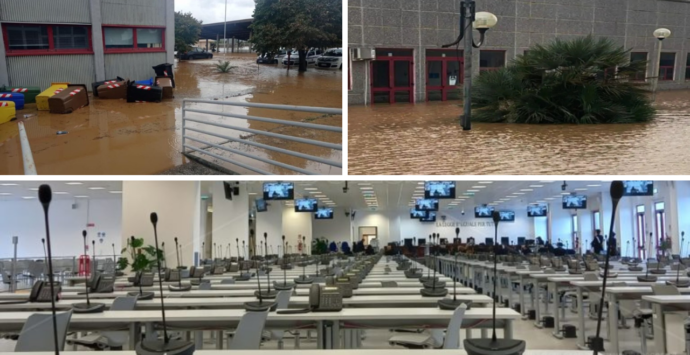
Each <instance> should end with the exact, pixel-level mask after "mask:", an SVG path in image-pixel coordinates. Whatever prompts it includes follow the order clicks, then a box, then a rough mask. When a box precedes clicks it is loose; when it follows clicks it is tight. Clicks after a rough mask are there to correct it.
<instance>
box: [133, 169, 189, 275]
mask: <svg viewBox="0 0 690 355" xmlns="http://www.w3.org/2000/svg"><path fill="white" fill-rule="evenodd" d="M200 200H201V197H200V195H199V182H195V181H124V182H123V183H122V241H123V243H126V242H125V239H127V238H130V236H132V235H133V236H135V237H137V238H144V245H155V242H154V235H153V226H152V224H151V220H150V214H151V212H156V213H157V214H158V226H157V229H158V243H159V247H161V245H160V244H161V243H163V242H165V246H166V248H165V251H166V260H167V261H168V263H172V262H174V260H175V248H174V247H172V246H174V245H175V242H174V238H175V237H177V239H178V242H179V244H180V245H181V246H182V253H181V255H180V262H181V263H182V264H184V265H187V266H189V265H193V260H194V259H193V257H194V253H195V252H198V251H199V248H200V246H201V244H200V241H199V240H195V239H199V235H200V232H201V231H200V230H201V224H200V222H199V220H200V217H201V216H200V204H199V201H200Z"/></svg>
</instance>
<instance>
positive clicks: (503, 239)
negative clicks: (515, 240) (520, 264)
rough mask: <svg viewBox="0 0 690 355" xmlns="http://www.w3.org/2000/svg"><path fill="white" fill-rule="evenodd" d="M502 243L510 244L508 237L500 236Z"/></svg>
mask: <svg viewBox="0 0 690 355" xmlns="http://www.w3.org/2000/svg"><path fill="white" fill-rule="evenodd" d="M501 244H502V245H510V237H501Z"/></svg>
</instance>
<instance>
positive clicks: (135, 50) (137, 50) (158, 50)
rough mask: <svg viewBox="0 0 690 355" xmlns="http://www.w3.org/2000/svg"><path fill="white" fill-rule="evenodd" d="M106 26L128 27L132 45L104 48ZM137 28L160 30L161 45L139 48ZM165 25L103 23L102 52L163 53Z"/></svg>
mask: <svg viewBox="0 0 690 355" xmlns="http://www.w3.org/2000/svg"><path fill="white" fill-rule="evenodd" d="M107 28H128V29H131V30H132V47H130V48H106V43H105V30H106V29H107ZM138 29H151V30H161V47H160V48H139V47H138V45H139V44H138V38H137V30H138ZM165 30H166V28H165V26H133V25H103V28H102V36H103V52H104V53H105V54H113V53H164V52H166V50H165V48H166V47H165V46H166V43H165Z"/></svg>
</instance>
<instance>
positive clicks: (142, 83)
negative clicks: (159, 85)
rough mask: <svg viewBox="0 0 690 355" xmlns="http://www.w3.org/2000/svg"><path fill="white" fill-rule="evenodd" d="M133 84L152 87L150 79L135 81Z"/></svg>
mask: <svg viewBox="0 0 690 355" xmlns="http://www.w3.org/2000/svg"><path fill="white" fill-rule="evenodd" d="M135 83H137V84H139V85H148V86H153V78H151V79H147V80H139V81H135Z"/></svg>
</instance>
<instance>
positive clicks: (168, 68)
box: [153, 63, 175, 88]
mask: <svg viewBox="0 0 690 355" xmlns="http://www.w3.org/2000/svg"><path fill="white" fill-rule="evenodd" d="M153 70H154V71H155V72H156V76H167V77H169V78H170V80H172V87H173V88H174V87H175V74H173V65H172V64H170V63H163V64H158V65H156V66H155V67H153Z"/></svg>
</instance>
